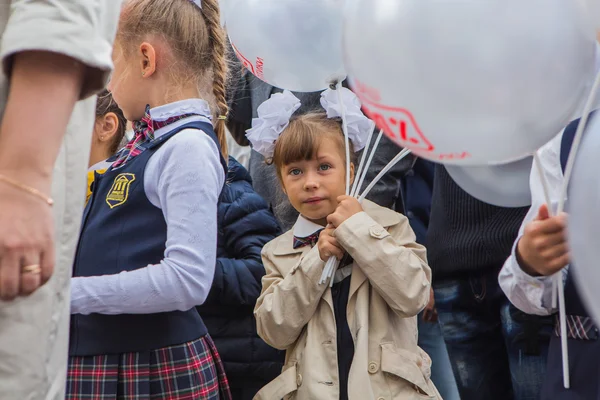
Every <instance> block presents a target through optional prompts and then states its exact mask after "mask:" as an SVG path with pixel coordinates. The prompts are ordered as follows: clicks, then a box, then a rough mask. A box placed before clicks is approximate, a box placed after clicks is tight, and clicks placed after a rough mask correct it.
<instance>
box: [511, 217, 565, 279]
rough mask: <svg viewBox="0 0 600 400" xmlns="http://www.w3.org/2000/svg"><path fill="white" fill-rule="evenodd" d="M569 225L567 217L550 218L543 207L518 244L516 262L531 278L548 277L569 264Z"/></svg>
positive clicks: (526, 228)
mask: <svg viewBox="0 0 600 400" xmlns="http://www.w3.org/2000/svg"><path fill="white" fill-rule="evenodd" d="M566 223H567V216H566V214H561V215H558V216H555V217H551V216H550V214H549V212H548V207H547V206H546V205H543V206H541V207H540V209H539V211H538V215H537V217H536V219H535V220H534V221H532V222H530V223H529V224H527V226H526V227H525V231H524V234H523V237H521V239H520V240H519V243H518V244H517V251H516V255H517V260H518V261H519V265H520V266H521V268H522V269H523V271H525V272H527V273H528V274H529V275H532V276H540V275H541V276H549V275H553V274H555V273H556V272H558V271H560V270H561V269H563V268H564V267H565V266H566V265H567V264H569V259H570V255H569V248H568V244H567V237H566Z"/></svg>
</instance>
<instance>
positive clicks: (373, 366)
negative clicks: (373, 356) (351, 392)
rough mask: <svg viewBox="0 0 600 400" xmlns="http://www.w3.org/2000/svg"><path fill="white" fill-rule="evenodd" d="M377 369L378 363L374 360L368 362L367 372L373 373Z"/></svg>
mask: <svg viewBox="0 0 600 400" xmlns="http://www.w3.org/2000/svg"><path fill="white" fill-rule="evenodd" d="M378 369H379V365H377V363H376V362H372V363H369V373H370V374H374V373H375V372H377V370H378Z"/></svg>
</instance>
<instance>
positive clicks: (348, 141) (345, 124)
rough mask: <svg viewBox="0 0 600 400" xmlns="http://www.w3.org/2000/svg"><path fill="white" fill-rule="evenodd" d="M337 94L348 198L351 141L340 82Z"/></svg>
mask: <svg viewBox="0 0 600 400" xmlns="http://www.w3.org/2000/svg"><path fill="white" fill-rule="evenodd" d="M336 92H337V97H338V101H339V103H340V109H341V111H342V131H344V138H345V139H346V140H345V144H346V196H348V195H349V194H350V139H349V138H348V121H346V106H345V105H344V101H343V98H342V82H338V83H337V85H336Z"/></svg>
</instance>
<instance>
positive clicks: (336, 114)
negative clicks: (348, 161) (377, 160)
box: [321, 87, 374, 151]
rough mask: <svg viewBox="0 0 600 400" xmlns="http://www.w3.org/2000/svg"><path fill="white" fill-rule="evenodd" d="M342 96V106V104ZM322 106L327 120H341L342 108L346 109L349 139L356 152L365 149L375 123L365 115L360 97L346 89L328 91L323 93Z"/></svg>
mask: <svg viewBox="0 0 600 400" xmlns="http://www.w3.org/2000/svg"><path fill="white" fill-rule="evenodd" d="M338 91H339V94H338V93H337V92H338ZM340 95H341V98H342V104H340V99H339V97H340ZM321 105H322V106H323V108H324V109H325V112H326V113H327V118H341V117H342V107H344V111H345V114H346V115H345V116H346V125H347V129H348V139H350V141H351V142H352V145H353V146H354V151H360V150H362V149H364V148H365V146H366V145H367V138H368V137H369V133H370V132H371V129H372V128H373V124H374V122H373V121H371V120H370V119H369V118H367V117H366V116H365V114H363V112H362V110H361V105H360V100H358V97H356V95H355V94H354V93H353V92H352V91H351V90H350V89H346V88H345V87H340V88H338V89H336V90H332V89H327V90H325V91H324V92H323V93H321Z"/></svg>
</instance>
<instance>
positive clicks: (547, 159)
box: [498, 133, 568, 315]
mask: <svg viewBox="0 0 600 400" xmlns="http://www.w3.org/2000/svg"><path fill="white" fill-rule="evenodd" d="M561 141H562V133H561V134H559V135H558V136H556V137H555V138H554V139H552V140H551V141H550V142H548V143H547V144H546V145H544V146H543V147H542V148H541V149H540V150H539V153H538V154H539V158H540V163H541V166H542V169H543V174H544V176H545V177H546V180H547V182H548V191H549V197H550V201H551V203H552V204H551V205H549V206H550V207H551V209H552V210H555V211H556V209H557V206H558V202H559V198H560V196H561V189H562V183H563V172H562V168H561V165H560V149H561ZM529 186H530V187H531V208H530V209H529V212H528V213H527V215H526V216H525V219H524V220H523V224H522V225H521V229H520V230H519V235H518V237H517V240H516V241H515V245H514V246H513V251H512V253H511V255H510V257H509V258H508V260H506V262H505V263H504V266H503V267H502V271H500V275H499V276H498V282H499V283H500V287H501V288H502V290H503V291H504V293H505V294H506V296H507V297H508V299H509V300H510V302H511V303H512V304H513V305H514V306H515V307H517V308H518V309H520V310H521V311H523V312H524V313H526V314H535V315H550V314H553V313H554V312H556V309H554V308H552V278H551V277H549V276H542V277H534V276H531V275H529V274H527V273H526V272H524V271H523V270H522V269H521V267H520V266H519V263H518V262H517V258H516V255H515V251H516V245H517V243H518V242H519V240H520V239H521V237H522V236H523V231H524V229H525V226H526V225H527V224H528V223H529V222H531V221H533V220H534V219H535V217H536V216H537V214H538V210H539V209H540V207H541V206H542V205H544V204H546V199H545V197H544V187H543V186H542V181H541V179H540V175H539V170H538V167H537V165H536V164H535V163H534V164H533V167H532V169H531V176H530V178H529ZM561 273H562V274H563V279H565V277H566V275H567V273H568V267H567V268H564V269H563V270H562V271H561Z"/></svg>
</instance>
